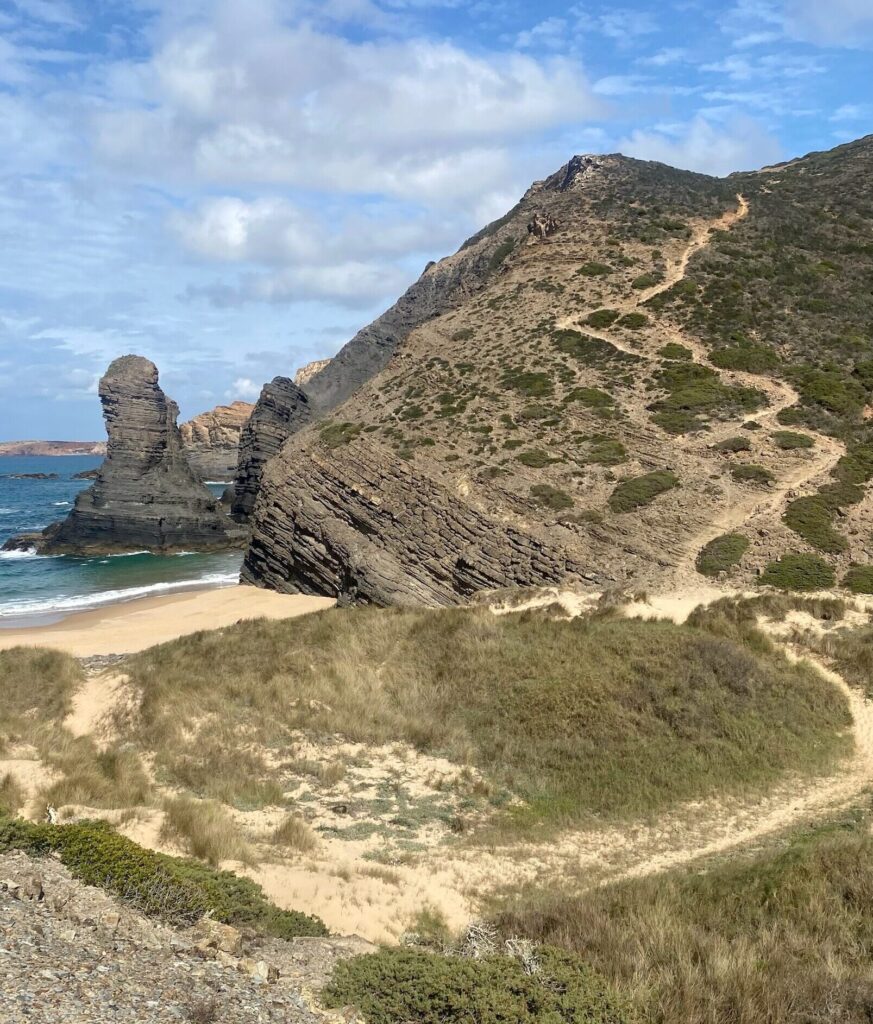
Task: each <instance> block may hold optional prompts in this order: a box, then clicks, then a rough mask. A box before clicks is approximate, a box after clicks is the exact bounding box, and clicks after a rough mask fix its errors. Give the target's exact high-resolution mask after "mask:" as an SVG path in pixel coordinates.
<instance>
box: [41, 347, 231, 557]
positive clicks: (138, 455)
mask: <svg viewBox="0 0 873 1024" xmlns="http://www.w3.org/2000/svg"><path fill="white" fill-rule="evenodd" d="M99 394H100V401H101V403H102V405H103V418H104V420H105V422H106V432H107V434H108V438H109V440H108V443H107V450H106V459H105V460H104V462H103V465H102V466H101V467H100V471H99V474H98V476H97V479H96V480H95V481H94V484H93V485H92V486H91V487H89V488H88V489H87V490H86V491H83V492H82V493H81V494H79V495H78V497H77V498H76V504H75V507H74V508H73V511H72V512H71V513H70V515H69V516H68V517H67V518H66V519H65V520H64V521H63V522H61V523H57V524H54V525H53V526H51V527H49V528H48V529H47V530H45V531H44V533H42V534H41V535H39V539H37V540H36V542H35V543H36V547H37V548H38V550H40V551H43V552H57V553H61V552H66V553H82V554H86V553H92V552H112V551H132V550H140V549H144V550H149V551H172V550H179V549H196V550H201V551H202V550H211V549H220V548H226V547H229V546H234V545H236V544H239V543H241V542H242V540H243V537H244V533H243V531H241V530H240V529H239V527H237V526H236V525H235V524H234V523H232V522H231V520H230V519H229V518H228V517H227V516H226V515H225V513H224V512H222V510H221V508H220V506H219V504H218V502H216V501H215V499H214V498H213V497H212V495H211V494H210V493H209V491H208V490H207V489H206V488H205V487H204V486H203V484H202V483H201V482H200V481H199V480H198V479H197V477H196V476H195V474H194V472H193V471H192V469H191V467H190V465H189V464H188V460H187V458H186V456H185V450H184V448H183V445H182V438H181V435H180V433H179V428H178V427H177V425H176V418H177V416H178V412H179V410H178V407H177V406H176V403H175V402H173V401H172V400H171V399H169V398H167V396H166V395H165V394H164V392H163V391H162V390H161V388H160V386H159V384H158V371H157V368H156V367H155V365H154V363H151V362H149V360H148V359H143V358H142V357H141V356H123V357H122V358H120V359H116V360H115V361H114V362H113V363H112V364H111V365H110V367H109V369H108V370H107V371H106V374H105V375H104V377H103V378H102V380H101V381H100V388H99Z"/></svg>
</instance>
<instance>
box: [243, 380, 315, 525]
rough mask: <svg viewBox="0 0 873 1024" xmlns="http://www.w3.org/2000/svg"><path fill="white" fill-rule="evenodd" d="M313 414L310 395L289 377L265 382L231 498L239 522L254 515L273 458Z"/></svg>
mask: <svg viewBox="0 0 873 1024" xmlns="http://www.w3.org/2000/svg"><path fill="white" fill-rule="evenodd" d="M311 416H312V411H311V408H310V405H309V399H308V398H307V396H306V395H305V394H304V392H303V391H302V390H301V389H300V388H299V387H298V386H297V385H296V384H295V383H294V381H293V380H291V379H290V378H289V377H274V378H273V380H271V381H270V383H269V384H265V385H264V387H263V390H262V391H261V396H260V398H259V399H258V401H257V404H256V405H255V408H254V411H253V412H252V414H251V416H250V417H249V419H248V421H247V423H246V424H245V426H244V427H243V429H242V431H241V434H240V441H239V459H238V462H237V467H236V475H235V477H234V485H233V495H232V499H231V515H232V516H233V518H234V519H236V520H237V521H238V522H240V523H245V522H247V521H248V519H249V517H250V516H251V514H252V511H253V509H254V507H255V501H256V499H257V497H258V491H259V489H260V486H261V477H262V476H263V473H264V468H265V466H266V465H267V463H268V462H269V460H270V459H271V458H272V457H273V456H274V455H275V454H276V453H277V452H278V451H279V450H280V449H281V447H282V445H283V444H284V443H285V442H286V441H287V440H288V438H289V437H290V436H291V434H292V433H293V432H294V431H295V430H297V429H299V428H300V427H301V426H303V425H305V424H306V423H308V422H309V420H310V419H311Z"/></svg>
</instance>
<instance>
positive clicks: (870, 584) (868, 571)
mask: <svg viewBox="0 0 873 1024" xmlns="http://www.w3.org/2000/svg"><path fill="white" fill-rule="evenodd" d="M842 585H843V586H844V587H845V588H846V590H851V591H852V593H853V594H873V565H855V566H852V568H851V569H849V571H848V572H847V573H846V575H845V576H844V577H843V583H842Z"/></svg>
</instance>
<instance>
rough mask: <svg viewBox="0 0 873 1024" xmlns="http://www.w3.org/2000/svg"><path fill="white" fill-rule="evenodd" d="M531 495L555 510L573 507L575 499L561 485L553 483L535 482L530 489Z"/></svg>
mask: <svg viewBox="0 0 873 1024" xmlns="http://www.w3.org/2000/svg"><path fill="white" fill-rule="evenodd" d="M530 496H531V498H533V500H534V501H535V502H536V503H537V504H538V505H542V506H544V507H545V508H549V509H551V510H552V511H553V512H561V511H562V510H563V509H566V508H572V507H573V499H572V498H571V497H570V495H569V494H567V492H566V491H562V490H561V489H560V488H559V487H552V485H551V484H534V485H533V486H532V487H531V489H530Z"/></svg>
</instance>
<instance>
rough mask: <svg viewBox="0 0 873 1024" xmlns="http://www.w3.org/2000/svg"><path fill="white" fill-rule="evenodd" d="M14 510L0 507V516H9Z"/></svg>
mask: <svg viewBox="0 0 873 1024" xmlns="http://www.w3.org/2000/svg"><path fill="white" fill-rule="evenodd" d="M14 512H15V509H14V508H0V516H11V515H12V514H13V513H14Z"/></svg>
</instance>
